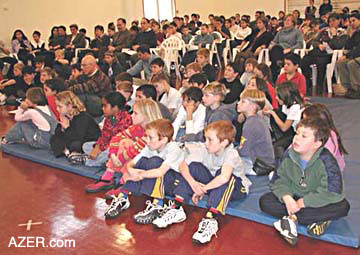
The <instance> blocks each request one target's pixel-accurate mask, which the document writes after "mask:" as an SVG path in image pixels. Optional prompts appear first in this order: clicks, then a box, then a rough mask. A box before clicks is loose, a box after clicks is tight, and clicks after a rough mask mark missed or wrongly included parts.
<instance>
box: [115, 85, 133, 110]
mask: <svg viewBox="0 0 360 255" xmlns="http://www.w3.org/2000/svg"><path fill="white" fill-rule="evenodd" d="M116 92H119V93H120V94H121V95H123V96H124V97H125V101H126V105H125V107H126V110H127V111H128V112H129V113H131V112H132V110H131V107H132V106H133V105H134V102H135V100H134V99H132V98H131V97H132V95H133V94H134V88H133V85H132V84H131V82H129V81H117V82H116Z"/></svg>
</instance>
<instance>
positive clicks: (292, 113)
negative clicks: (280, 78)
mask: <svg viewBox="0 0 360 255" xmlns="http://www.w3.org/2000/svg"><path fill="white" fill-rule="evenodd" d="M276 92H277V97H278V102H279V104H280V105H281V109H278V110H276V109H275V110H269V109H267V110H264V111H263V112H264V114H268V115H270V122H271V129H272V136H273V138H274V140H275V142H274V143H273V144H274V151H275V157H276V158H281V155H282V154H283V152H284V151H285V150H286V149H287V148H288V147H289V145H290V144H291V141H292V139H293V137H294V134H295V129H296V125H297V124H298V123H299V121H300V119H301V112H302V111H303V110H304V101H303V99H302V97H301V96H300V94H299V91H298V89H297V87H296V85H295V84H293V83H292V82H284V83H282V84H281V85H279V86H277V88H276Z"/></svg>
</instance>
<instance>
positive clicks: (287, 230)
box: [273, 216, 297, 245]
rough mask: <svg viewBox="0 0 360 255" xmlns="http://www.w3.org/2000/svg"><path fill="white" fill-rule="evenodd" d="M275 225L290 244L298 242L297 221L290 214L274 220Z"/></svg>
mask: <svg viewBox="0 0 360 255" xmlns="http://www.w3.org/2000/svg"><path fill="white" fill-rule="evenodd" d="M273 225H274V227H275V229H276V230H277V231H279V232H280V234H281V235H282V236H283V238H284V239H285V240H286V241H287V242H288V243H289V244H291V245H295V244H296V243H297V228H296V223H295V222H294V221H293V220H292V219H291V218H290V216H284V217H283V218H282V219H280V220H278V221H276V222H274V224H273Z"/></svg>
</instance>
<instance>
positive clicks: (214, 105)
mask: <svg viewBox="0 0 360 255" xmlns="http://www.w3.org/2000/svg"><path fill="white" fill-rule="evenodd" d="M227 93H228V91H227V89H226V88H225V86H224V85H223V84H221V83H219V82H217V81H214V82H211V83H209V84H208V85H206V86H205V88H204V89H203V98H202V101H203V104H204V106H205V107H206V112H205V122H204V126H205V127H206V126H207V125H208V124H210V123H212V122H214V121H217V120H229V121H233V120H234V119H236V117H237V112H236V106H235V105H225V104H223V103H222V102H223V101H224V98H225V96H226V94H227ZM181 140H182V141H183V142H203V141H204V140H205V139H204V132H203V130H201V131H200V132H198V133H196V134H187V135H185V136H184V137H183V139H181Z"/></svg>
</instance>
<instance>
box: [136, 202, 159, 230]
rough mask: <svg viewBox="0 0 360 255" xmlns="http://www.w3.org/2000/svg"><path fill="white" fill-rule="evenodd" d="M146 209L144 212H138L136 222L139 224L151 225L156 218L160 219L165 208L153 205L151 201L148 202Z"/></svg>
mask: <svg viewBox="0 0 360 255" xmlns="http://www.w3.org/2000/svg"><path fill="white" fill-rule="evenodd" d="M146 204H147V206H146V208H145V210H144V211H141V212H138V213H137V214H135V215H134V220H135V222H136V223H138V224H151V223H152V222H153V221H154V220H155V219H156V218H158V217H159V215H160V213H161V211H162V210H163V207H162V206H160V205H157V204H153V203H151V201H150V200H148V201H146Z"/></svg>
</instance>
